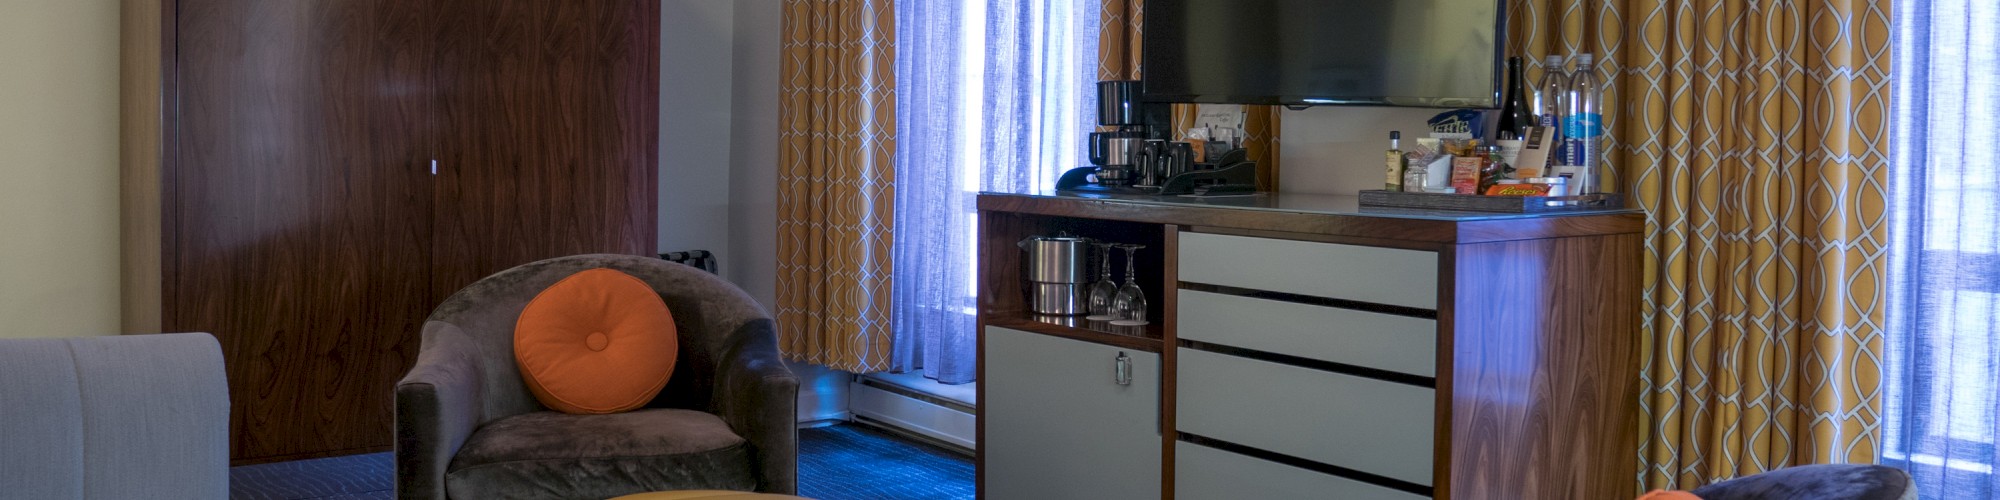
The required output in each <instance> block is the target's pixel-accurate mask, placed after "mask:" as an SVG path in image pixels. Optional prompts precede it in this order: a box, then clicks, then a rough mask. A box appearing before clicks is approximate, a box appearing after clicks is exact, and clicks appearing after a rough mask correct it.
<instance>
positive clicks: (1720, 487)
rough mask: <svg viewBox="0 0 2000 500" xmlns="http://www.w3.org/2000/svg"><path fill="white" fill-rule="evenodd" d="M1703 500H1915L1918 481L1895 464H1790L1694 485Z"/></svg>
mask: <svg viewBox="0 0 2000 500" xmlns="http://www.w3.org/2000/svg"><path fill="white" fill-rule="evenodd" d="M1693 493H1694V494H1695V496H1699V497H1701V498H1702V500H1916V498H1917V487H1916V483H1915V482H1914V481H1913V480H1911V479H1910V474H1909V473H1908V472H1903V470H1902V469H1897V468H1894V467H1885V466H1880V465H1861V464H1819V465H1801V466H1797V467H1787V468H1783V469H1778V470H1774V471H1770V472H1765V473H1762V474H1754V475H1750V476H1744V477H1739V478H1736V479H1731V480H1728V481H1723V482H1720V483H1715V484H1711V485H1708V486H1703V487H1700V488H1695V489H1694V492H1693Z"/></svg>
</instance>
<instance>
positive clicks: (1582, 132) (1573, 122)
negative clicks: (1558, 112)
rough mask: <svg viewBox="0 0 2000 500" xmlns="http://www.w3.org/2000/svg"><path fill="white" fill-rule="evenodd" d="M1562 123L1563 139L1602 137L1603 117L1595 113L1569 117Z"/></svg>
mask: <svg viewBox="0 0 2000 500" xmlns="http://www.w3.org/2000/svg"><path fill="white" fill-rule="evenodd" d="M1564 121H1565V122H1566V123H1563V136H1564V137H1577V138H1595V137H1603V136H1604V124H1603V121H1604V116H1603V115H1600V114H1597V113H1587V114H1579V115H1576V116H1571V117H1569V118H1568V119H1567V120H1564Z"/></svg>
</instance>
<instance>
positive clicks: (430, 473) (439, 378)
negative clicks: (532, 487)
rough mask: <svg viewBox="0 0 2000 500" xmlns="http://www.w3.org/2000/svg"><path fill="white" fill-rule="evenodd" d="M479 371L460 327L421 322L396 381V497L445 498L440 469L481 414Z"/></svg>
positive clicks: (475, 353) (476, 356)
mask: <svg viewBox="0 0 2000 500" xmlns="http://www.w3.org/2000/svg"><path fill="white" fill-rule="evenodd" d="M484 372H485V369H484V367H483V366H481V364H480V361H479V352H478V347H477V346H475V345H473V343H472V339H471V338H469V337H467V335H466V333H465V332H464V331H463V330H460V329H459V328H458V327H457V326H454V325H452V324H450V323H444V322H437V321H433V322H430V323H428V324H425V325H424V340H423V347H422V349H421V351H419V352H418V354H417V363H416V366H415V367H413V368H411V369H410V373H409V374H407V375H404V376H403V380H401V381H399V382H397V383H396V497H397V498H402V499H406V500H411V499H415V500H444V499H445V489H444V486H445V485H444V475H445V468H446V467H447V466H449V465H451V457H452V456H453V455H456V454H458V449H459V447H461V446H464V445H465V440H466V438H467V437H469V436H471V435H472V431H474V430H476V429H478V428H479V425H480V423H481V420H482V419H483V416H482V413H483V412H484V396H485V394H484V393H483V384H484V382H483V381H484V380H485V373H484Z"/></svg>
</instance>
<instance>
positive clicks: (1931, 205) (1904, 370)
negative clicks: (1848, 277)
mask: <svg viewBox="0 0 2000 500" xmlns="http://www.w3.org/2000/svg"><path fill="white" fill-rule="evenodd" d="M1895 9H1896V12H1895V13H1894V15H1893V16H1892V17H1893V19H1894V20H1895V23H1896V25H1895V27H1894V30H1895V44H1894V45H1893V46H1894V47H1895V50H1896V53H1895V54H1894V60H1895V68H1894V72H1895V79H1894V81H1895V85H1896V89H1895V91H1894V92H1895V99H1894V102H1893V103H1891V107H1892V113H1893V119H1894V120H1895V123H1894V126H1893V127H1892V132H1891V135H1892V139H1891V140H1892V144H1891V147H1890V150H1891V154H1892V155H1893V158H1892V164H1891V165H1892V168H1891V172H1892V173H1891V176H1892V179H1891V181H1890V182H1891V185H1890V186H1889V188H1890V193H1891V194H1890V211H1891V215H1890V216H1891V219H1890V220H1891V224H1892V226H1891V227H1890V228H1889V230H1890V234H1891V238H1892V240H1893V241H1892V244H1891V245H1890V248H1891V251H1890V269H1889V278H1890V292H1889V301H1890V306H1889V311H1888V312H1889V314H1888V325H1886V326H1887V331H1888V332H1889V336H1888V338H1887V339H1885V342H1884V344H1885V347H1886V348H1887V349H1886V350H1887V352H1886V356H1885V359H1884V367H1883V368H1884V370H1883V374H1884V378H1885V380H1884V383H1885V385H1886V389H1887V400H1886V404H1885V405H1884V406H1885V409H1886V415H1884V417H1883V443H1884V446H1883V454H1882V459H1883V463H1885V464H1889V465H1894V466H1898V467H1903V468H1905V469H1908V470H1909V471H1910V472H1911V474H1912V475H1914V476H1916V478H1917V483H1918V485H1919V487H1920V488H1921V490H1922V491H1921V493H1920V494H1921V496H1922V497H1924V498H1993V497H1994V493H1995V486H1996V484H1995V480H1994V478H1995V476H1994V466H1995V463H1996V462H2000V450H1996V447H1995V442H1996V439H1995V438H1996V431H2000V404H1996V403H2000V350H1996V347H2000V338H1996V337H2000V327H1996V325H2000V144H1996V142H2000V31H1996V30H1994V29H1993V27H1995V26H2000V4H1996V3H1994V2H1992V1H1991V0H1933V1H1929V2H1897V3H1896V7H1895Z"/></svg>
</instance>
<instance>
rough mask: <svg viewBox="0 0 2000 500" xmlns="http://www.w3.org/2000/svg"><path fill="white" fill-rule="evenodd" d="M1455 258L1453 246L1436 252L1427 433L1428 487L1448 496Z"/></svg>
mask: <svg viewBox="0 0 2000 500" xmlns="http://www.w3.org/2000/svg"><path fill="white" fill-rule="evenodd" d="M1457 259H1458V248H1457V247H1452V248H1446V249H1445V250H1444V251H1442V252H1438V273H1437V275H1438V284H1437V293H1438V298H1437V305H1438V310H1437V354H1436V355H1437V365H1436V366H1435V367H1434V368H1433V369H1434V370H1435V372H1434V374H1433V375H1434V376H1435V377H1437V381H1436V384H1437V390H1436V391H1433V398H1434V399H1433V401H1434V402H1433V403H1432V408H1431V410H1432V415H1431V422H1432V423H1433V425H1435V427H1436V429H1435V430H1434V432H1435V434H1433V435H1432V437H1431V488H1432V489H1433V492H1432V494H1433V495H1434V496H1435V497H1436V498H1452V496H1451V493H1452V481H1451V479H1452V478H1451V468H1452V457H1451V437H1452V425H1451V401H1452V383H1451V382H1452V374H1453V373H1455V372H1456V370H1455V369H1454V363H1456V362H1457V359H1456V358H1455V357H1453V356H1452V346H1453V345H1455V344H1454V343H1453V339H1454V338H1456V336H1455V335H1453V332H1454V330H1453V325H1454V324H1455V323H1454V321H1455V320H1456V316H1457V312H1458V309H1457V308H1455V307H1453V298H1454V297H1457V296H1458V285H1457V282H1458V281H1457V280H1454V279H1452V276H1453V273H1454V272H1456V271H1457V269H1458V267H1457Z"/></svg>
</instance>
